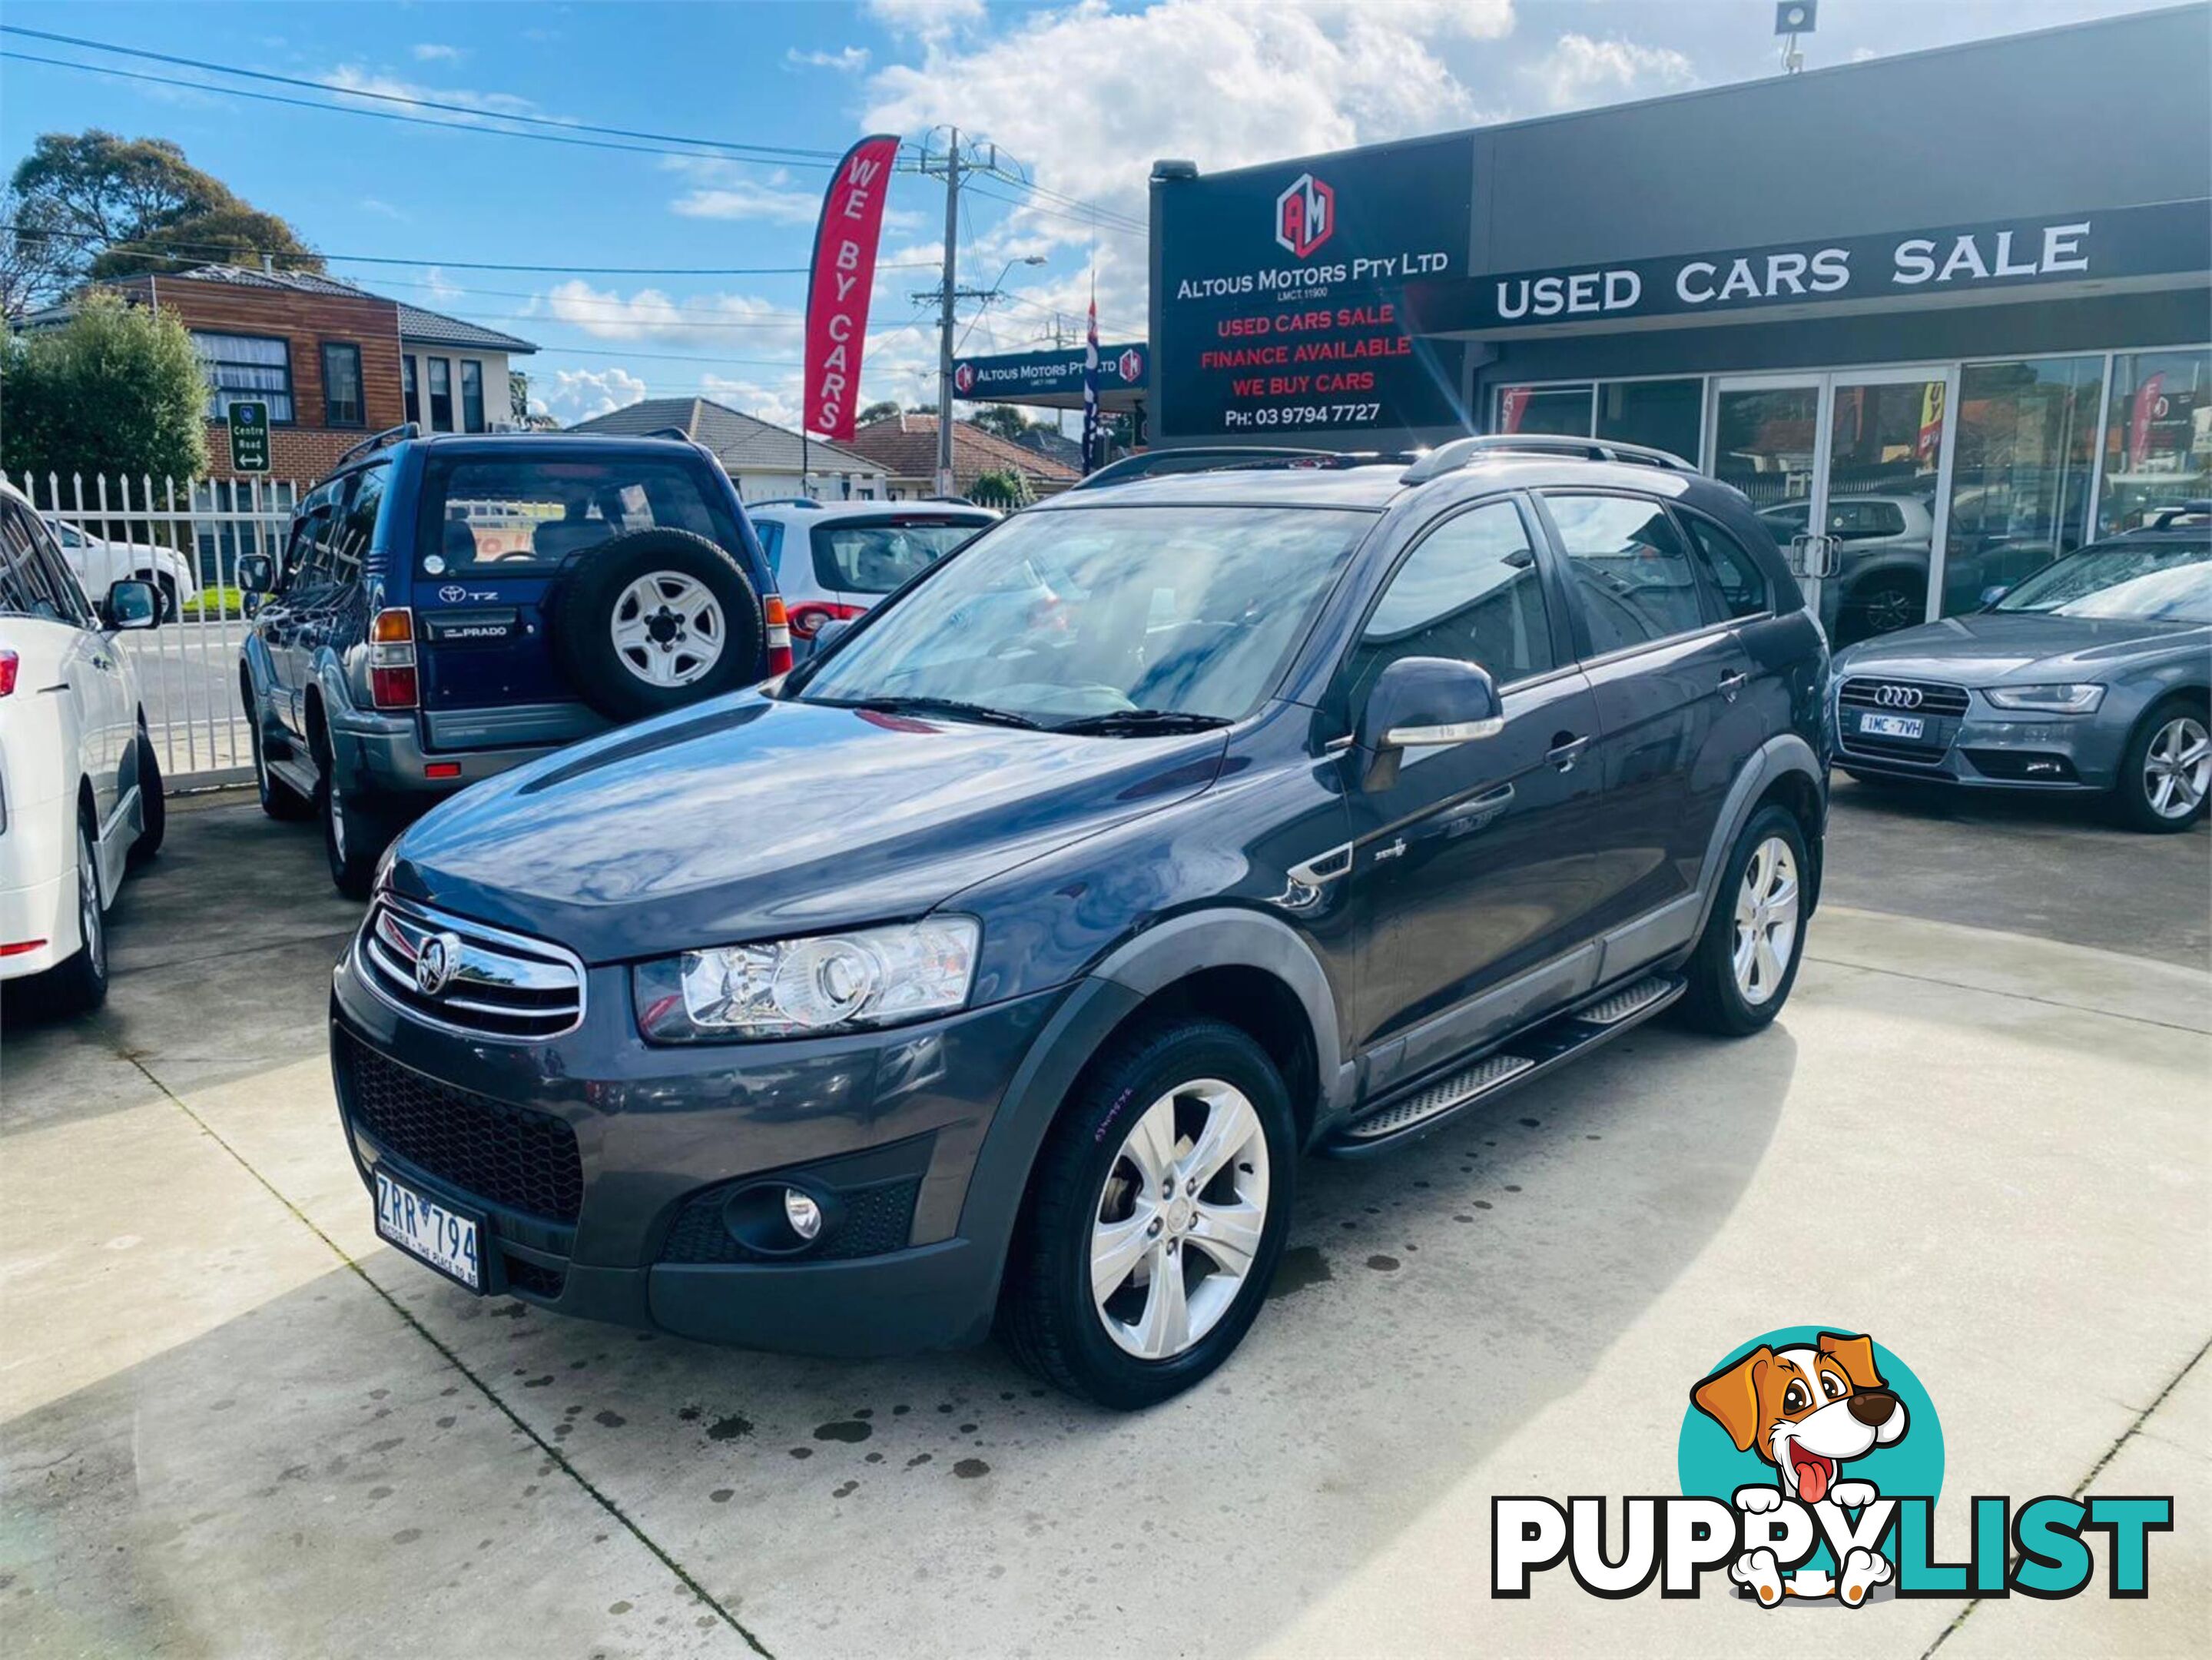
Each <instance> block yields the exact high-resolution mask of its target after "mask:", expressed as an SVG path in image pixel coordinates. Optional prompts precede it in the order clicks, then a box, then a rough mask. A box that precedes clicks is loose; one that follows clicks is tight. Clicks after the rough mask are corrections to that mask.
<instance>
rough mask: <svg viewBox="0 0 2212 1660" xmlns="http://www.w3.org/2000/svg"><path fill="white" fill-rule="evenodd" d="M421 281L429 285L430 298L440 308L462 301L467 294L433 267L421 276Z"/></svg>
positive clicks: (466, 291)
mask: <svg viewBox="0 0 2212 1660" xmlns="http://www.w3.org/2000/svg"><path fill="white" fill-rule="evenodd" d="M422 280H423V282H425V283H428V285H429V291H430V297H431V298H432V299H433V300H435V301H437V302H438V303H439V304H440V305H441V306H450V305H452V304H453V301H456V300H459V299H463V298H465V296H466V295H467V294H468V290H467V289H465V288H463V287H462V286H461V285H460V284H459V283H456V282H454V281H453V278H451V277H448V276H447V275H446V273H445V272H444V271H441V270H440V269H439V268H438V267H437V266H435V265H433V266H431V267H430V269H429V270H428V271H427V272H425V273H424V274H423V277H422Z"/></svg>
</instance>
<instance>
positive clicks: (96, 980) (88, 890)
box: [46, 812, 107, 1015]
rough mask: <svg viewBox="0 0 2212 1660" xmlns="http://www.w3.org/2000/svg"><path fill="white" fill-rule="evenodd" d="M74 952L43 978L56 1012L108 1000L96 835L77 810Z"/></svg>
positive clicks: (104, 920) (88, 817) (90, 1006)
mask: <svg viewBox="0 0 2212 1660" xmlns="http://www.w3.org/2000/svg"><path fill="white" fill-rule="evenodd" d="M76 880H77V911H76V920H77V936H78V945H77V949H76V955H75V956H73V957H71V958H70V959H69V960H68V961H67V962H65V963H64V964H61V965H60V966H59V967H58V968H57V969H55V970H53V972H52V976H50V977H49V979H48V980H47V982H46V991H47V996H48V1000H49V1005H50V1006H51V1007H52V1011H53V1012H55V1013H57V1014H63V1015H70V1014H86V1013H89V1012H91V1011H92V1010H94V1009H96V1008H98V1007H99V1006H100V1005H101V1004H102V1003H104V1002H106V1000H107V909H106V904H105V903H103V902H102V898H101V895H100V854H99V842H98V838H97V837H95V836H94V834H93V830H92V815H91V814H90V813H89V812H80V813H79V814H78V815H77V825H76Z"/></svg>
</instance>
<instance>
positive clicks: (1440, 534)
mask: <svg viewBox="0 0 2212 1660" xmlns="http://www.w3.org/2000/svg"><path fill="white" fill-rule="evenodd" d="M1401 657H1451V658H1457V659H1459V660H1462V661H1465V662H1470V663H1480V664H1481V665H1482V666H1483V667H1485V668H1486V669H1488V670H1489V671H1490V674H1491V678H1492V679H1494V680H1496V681H1497V682H1498V684H1499V685H1501V686H1503V685H1509V684H1511V683H1512V682H1514V681H1516V680H1526V679H1528V678H1530V677H1532V676H1534V675H1539V674H1542V673H1544V672H1547V670H1550V669H1553V668H1556V667H1558V666H1559V665H1558V662H1557V660H1556V656H1555V654H1554V653H1553V650H1552V625H1551V620H1550V617H1549V616H1548V615H1547V612H1546V611H1545V608H1544V589H1543V583H1542V581H1541V579H1540V578H1539V576H1538V575H1537V570H1536V555H1535V550H1534V549H1532V548H1531V547H1530V546H1529V545H1528V532H1527V530H1526V528H1525V527H1524V526H1522V522H1521V514H1520V513H1519V511H1518V510H1517V509H1516V508H1514V506H1513V505H1512V504H1511V503H1510V502H1492V503H1490V504H1489V505H1487V506H1486V507H1480V508H1474V509H1473V510H1472V511H1470V512H1467V513H1462V514H1460V515H1459V516H1458V517H1456V518H1455V519H1449V520H1445V521H1444V522H1443V524H1441V525H1439V526H1437V527H1436V529H1434V530H1432V531H1431V532H1429V533H1428V535H1427V536H1426V537H1425V538H1422V540H1421V543H1420V544H1419V546H1418V547H1416V548H1415V549H1414V550H1413V552H1412V553H1410V554H1408V555H1407V557H1406V561H1405V562H1404V563H1403V564H1401V565H1400V566H1399V567H1398V569H1397V571H1396V572H1395V574H1394V575H1392V576H1391V578H1390V582H1389V587H1386V588H1385V589H1384V590H1383V598H1382V599H1381V600H1380V601H1379V602H1378V603H1377V604H1376V607H1375V612H1374V615H1372V616H1371V617H1369V618H1368V619H1367V627H1366V629H1365V630H1364V632H1363V633H1362V634H1361V635H1360V637H1359V643H1358V645H1357V646H1355V647H1353V648H1352V672H1351V676H1350V690H1351V697H1352V704H1353V706H1354V707H1357V705H1358V700H1359V698H1360V697H1361V696H1364V694H1365V692H1366V690H1367V688H1368V686H1369V685H1370V684H1372V683H1373V681H1374V679H1375V677H1376V675H1378V674H1380V673H1381V672H1383V669H1384V668H1385V667H1386V666H1389V664H1391V663H1395V662H1396V661H1397V660H1399V659H1400V658H1401Z"/></svg>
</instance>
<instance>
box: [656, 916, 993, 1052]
mask: <svg viewBox="0 0 2212 1660" xmlns="http://www.w3.org/2000/svg"><path fill="white" fill-rule="evenodd" d="M980 934H981V929H980V928H979V927H977V925H976V922H975V919H974V918H973V917H969V916H941V917H931V918H929V919H928V920H927V921H921V922H907V923H902V924H900V925H898V926H896V927H883V928H859V929H855V930H854V931H853V932H851V933H824V934H817V935H814V936H812V937H811V938H808V939H776V940H770V941H769V942H767V943H764V944H761V945H752V946H719V947H717V948H715V949H713V950H709V951H687V952H684V954H683V955H682V956H680V957H667V958H661V959H660V960H659V961H658V962H653V963H647V964H641V965H640V967H639V968H638V970H637V972H636V975H635V982H634V983H635V998H636V1002H637V1029H638V1031H640V1032H641V1033H642V1034H643V1035H644V1036H645V1037H647V1038H648V1039H650V1040H651V1041H653V1042H654V1043H714V1042H717V1041H720V1042H735V1041H738V1040H742V1039H745V1038H759V1037H817V1036H821V1035H824V1034H828V1033H833V1032H841V1031H858V1030H860V1029H863V1028H866V1027H873V1026H893V1025H898V1024H900V1023H901V1022H902V1021H906V1020H919V1019H921V1018H925V1017H927V1016H929V1015H933V1014H944V1013H947V1012H950V1011H951V1010H954V1009H957V1008H960V1007H962V1006H963V1005H965V1004H966V1002H967V1001H968V988H969V982H971V981H972V980H973V979H974V977H975V945H976V940H977V939H978V938H979V936H980Z"/></svg>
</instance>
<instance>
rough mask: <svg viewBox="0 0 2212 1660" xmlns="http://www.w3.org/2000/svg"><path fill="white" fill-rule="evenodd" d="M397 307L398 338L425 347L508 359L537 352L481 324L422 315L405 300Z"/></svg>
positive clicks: (530, 345)
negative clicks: (454, 348)
mask: <svg viewBox="0 0 2212 1660" xmlns="http://www.w3.org/2000/svg"><path fill="white" fill-rule="evenodd" d="M398 306H399V337H400V338H401V339H402V340H413V341H417V342H419V343H421V344H423V345H426V346H470V347H473V348H475V349H476V350H478V351H503V352H506V353H507V355H508V356H521V355H522V354H523V353H525V352H532V351H536V350H538V347H537V346H536V344H534V343H532V342H531V341H528V340H525V339H522V338H521V337H519V336H516V335H512V334H502V333H501V332H500V331H498V330H497V329H488V328H486V327H484V326H483V325H482V324H480V323H466V322H463V321H462V320H461V319H459V318H458V317H448V316H447V315H446V314H445V313H443V312H436V311H424V310H423V309H422V307H420V306H410V305H409V304H408V303H407V302H406V301H404V300H402V301H398Z"/></svg>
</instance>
